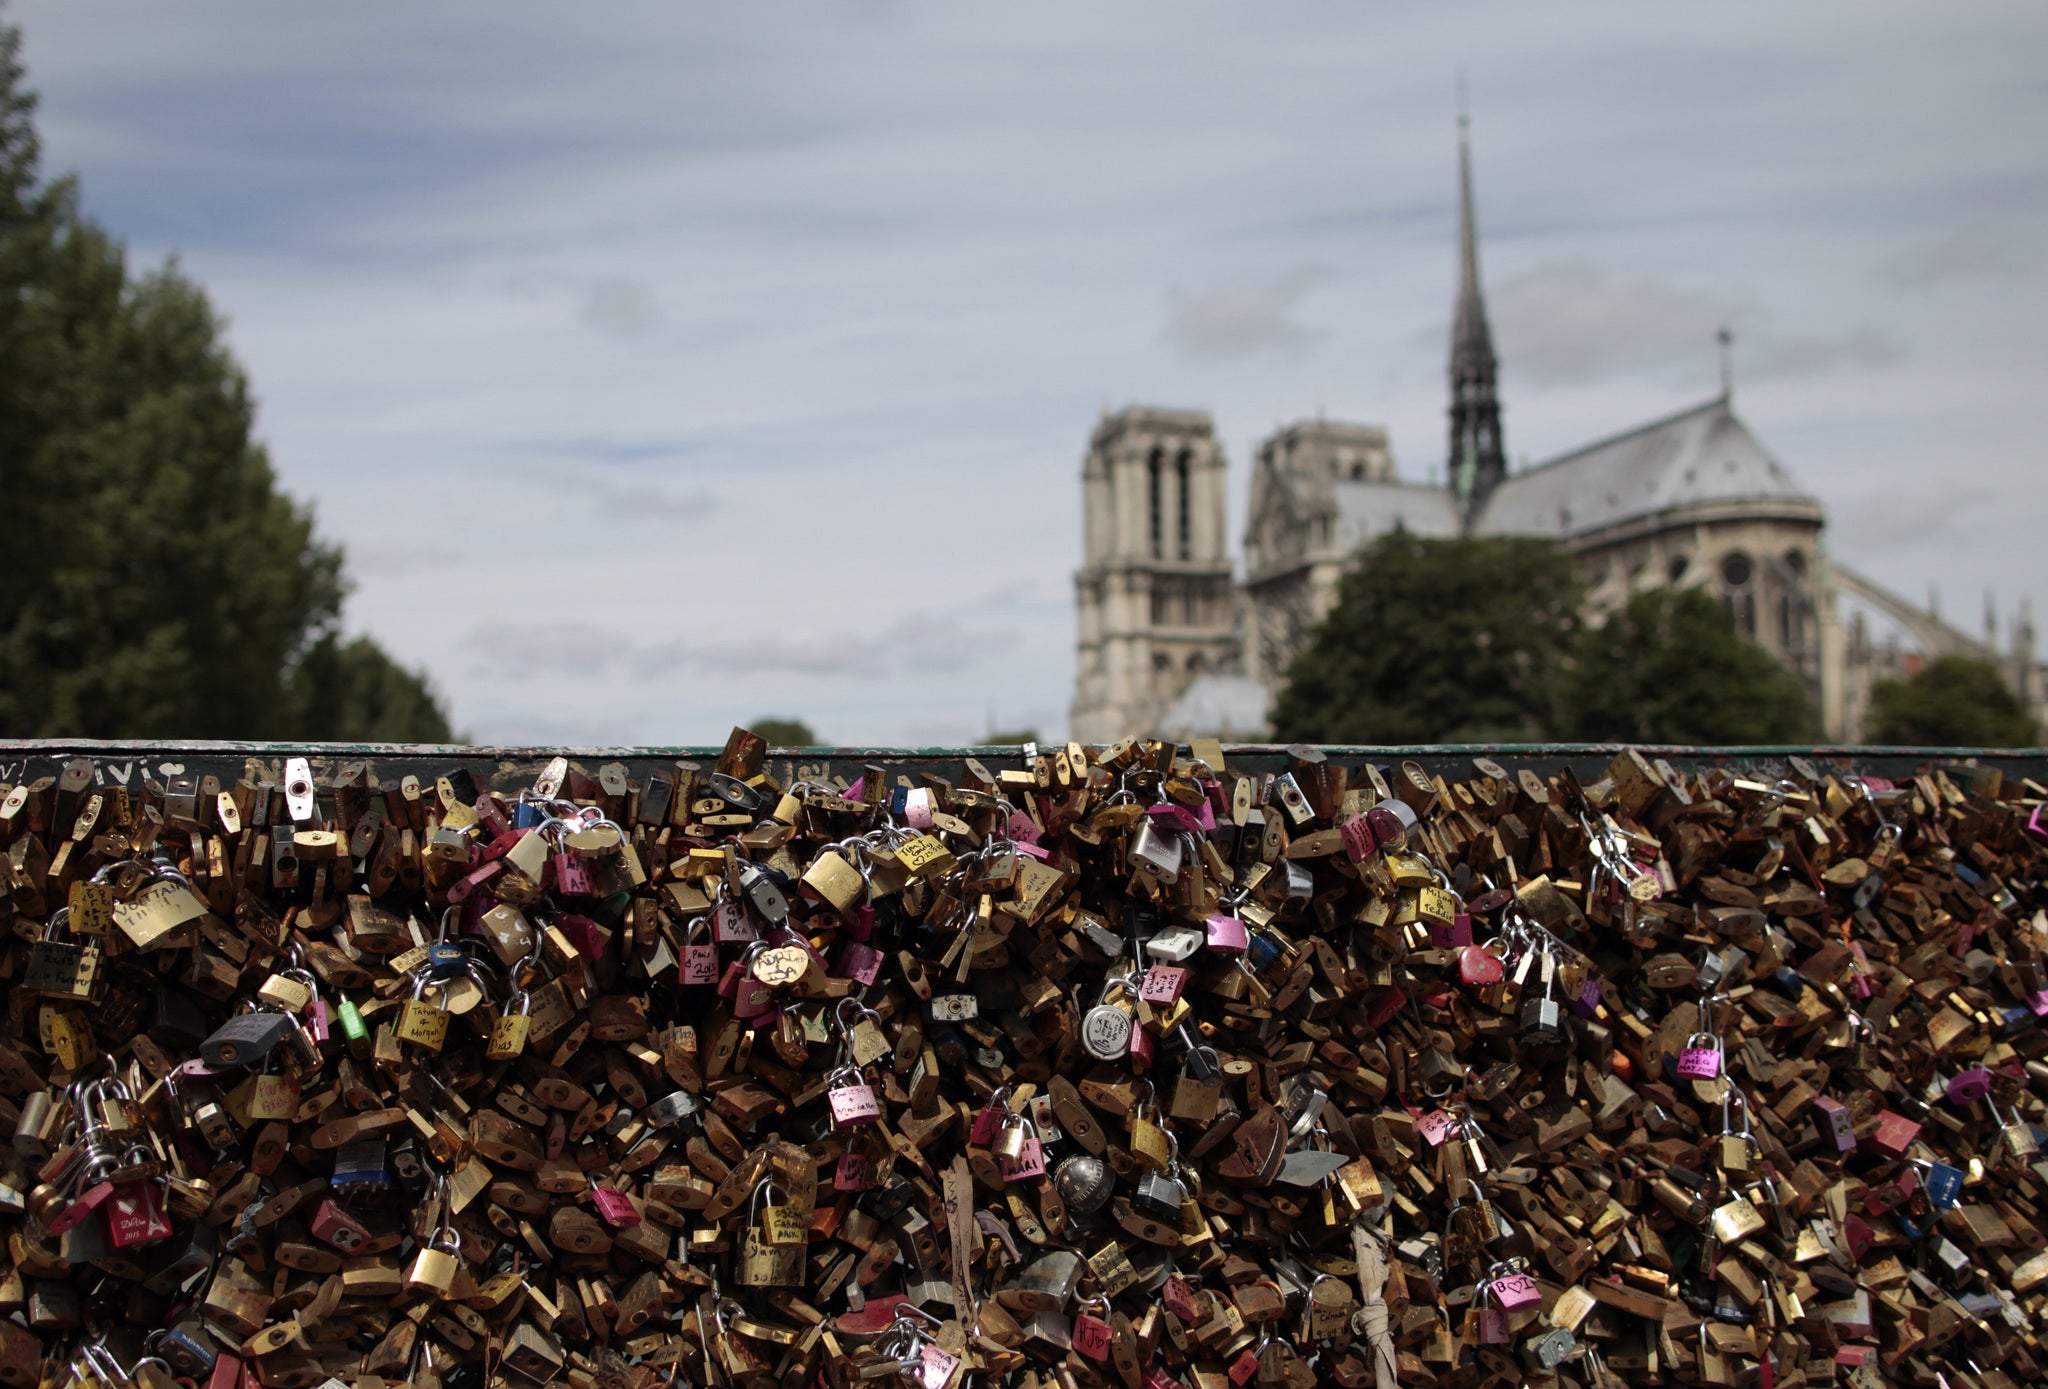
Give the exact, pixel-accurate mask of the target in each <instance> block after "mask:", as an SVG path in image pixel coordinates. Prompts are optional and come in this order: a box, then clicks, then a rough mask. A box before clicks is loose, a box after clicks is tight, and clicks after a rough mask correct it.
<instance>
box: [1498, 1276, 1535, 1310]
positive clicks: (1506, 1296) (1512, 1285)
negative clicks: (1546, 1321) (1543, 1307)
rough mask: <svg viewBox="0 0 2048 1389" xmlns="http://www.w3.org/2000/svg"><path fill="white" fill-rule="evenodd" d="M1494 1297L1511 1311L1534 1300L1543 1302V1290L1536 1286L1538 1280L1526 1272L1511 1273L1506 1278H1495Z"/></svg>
mask: <svg viewBox="0 0 2048 1389" xmlns="http://www.w3.org/2000/svg"><path fill="white" fill-rule="evenodd" d="M1493 1298H1494V1301H1496V1302H1498V1303H1499V1304H1500V1305H1501V1307H1502V1308H1503V1309H1504V1310H1506V1311H1509V1312H1512V1311H1514V1310H1515V1309H1516V1308H1517V1307H1527V1306H1528V1305H1529V1304H1530V1303H1532V1302H1541V1301H1542V1300H1543V1292H1542V1290H1541V1289H1540V1288H1538V1287H1537V1286H1536V1280H1535V1279H1534V1278H1531V1277H1530V1276H1529V1275H1528V1274H1526V1273H1511V1274H1509V1275H1508V1276H1507V1277H1505V1278H1496V1279H1494V1280H1493Z"/></svg>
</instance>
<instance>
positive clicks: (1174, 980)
mask: <svg viewBox="0 0 2048 1389" xmlns="http://www.w3.org/2000/svg"><path fill="white" fill-rule="evenodd" d="M1187 978H1188V972H1187V971H1186V970H1185V969H1182V968H1180V967H1179V966H1177V965H1153V966H1152V967H1151V968H1150V969H1147V970H1146V971H1145V980H1144V982H1143V983H1142V984H1140V985H1139V986H1138V997H1139V998H1142V999H1144V1000H1145V1002H1147V1003H1164V1004H1166V1005H1168V1006H1169V1007H1170V1006H1172V1005H1173V1004H1175V1003H1177V1002H1179V1001H1180V991H1181V988H1182V986H1183V985H1185V984H1186V983H1187Z"/></svg>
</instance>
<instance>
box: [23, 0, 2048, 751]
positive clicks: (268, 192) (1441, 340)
mask: <svg viewBox="0 0 2048 1389" xmlns="http://www.w3.org/2000/svg"><path fill="white" fill-rule="evenodd" d="M8 13H9V14H10V15H11V17H12V18H13V19H14V20H15V21H17V22H18V23H20V24H21V26H22V27H23V29H24V31H25V35H26V59H27V62H28V66H29V74H30V80H31V82H32V84H33V85H34V86H36V87H37V88H38V89H40V91H41V93H42V99H43V107H42V129H43V132H44V136H45V141H46V155H47V159H48V161H49V163H50V165H51V167H52V168H54V169H70V170H74V171H76V172H78V173H79V174H80V175H81V176H82V178H83V183H84V193H85V203H86V206H87V208H88V209H89V210H90V211H91V212H92V213H93V214H94V215H96V216H98V217H99V218H101V219H102V220H103V221H105V222H106V223H107V224H108V225H109V226H110V227H111V228H112V229H113V230H114V231H115V232H116V233H118V234H120V235H122V236H124V237H125V238H127V240H128V242H129V244H130V246H131V248H132V250H133V252H134V254H135V256H136V257H137V259H138V260H139V261H141V262H145V263H148V262H154V261H157V260H159V259H161V258H162V257H163V256H165V255H168V254H172V253H175V254H177V255H178V256H179V257H180V258H181V260H182V262H183V264H184V266H185V267H186V269H187V270H188V271H189V272H190V273H191V274H192V275H193V276H194V277H195V278H197V279H198V280H199V281H201V282H202V283H203V284H204V285H205V287H206V288H207V290H208V291H209V292H210V293H211V295H212V296H213V299H214V301H215V303H216V304H217V305H218V306H219V307H220V308H221V309H222V310H223V312H224V313H225V314H226V315H227V316H228V318H229V320H230V329H229V332H230V337H231V341H232V344H233V347H234V349H235V351H236V352H237V353H238V354H239V355H240V357H241V359H242V361H243V362H244V363H245V364H246V365H247V367H248V370H249V373H250V375H251V377H252V379H253V382H254V385H255V389H256V393H257V396H258V398H259V399H260V401H261V402H262V410H261V416H260V421H259V428H260V430H261V433H262V436H263V438H264V439H265V441H266V442H267V443H268V445H269V448H270V450H271V456H272V459H273V461H274V463H275V465H276V467H277V470H278V473H279V474H280V476H281V477H282V479H283V482H284V485H285V486H286V487H287V488H288V489H289V490H290V491H292V492H293V493H294V494H296V495H297V496H299V497H301V498H305V499H309V500H310V501H312V502H313V503H314V505H315V506H316V508H317V513H318V517H319V524H320V527H321V529H322V531H323V532H324V533H325V534H326V535H327V536H328V537H330V538H332V539H336V540H339V541H341V542H343V543H344V544H345V545H346V547H347V551H348V556H349V568H350V572H351V573H352V575H353V577H354V579H355V582H356V591H355V595H354V597H353V599H352V600H351V602H350V604H349V608H348V615H347V616H348V623H349V625H350V627H351V628H353V629H358V630H365V631H369V632H371V633H373V634H374V635H375V636H376V637H377V638H378V639H379V640H380V641H382V642H384V643H385V644H386V645H387V646H388V647H390V648H391V649H392V650H393V651H394V652H395V653H396V654H397V655H398V656H399V657H401V658H402V659H403V660H405V661H407V662H409V663H416V664H423V665H425V666H427V667H428V668H429V669H430V670H431V672H432V674H433V676H434V679H435V680H436V682H437V683H438V685H439V686H440V688H441V689H442V690H443V691H444V692H445V693H446V695H447V696H448V697H449V700H450V703H451V704H452V707H453V712H454V715H455V718H456V720H457V722H458V724H459V725H460V726H461V727H462V728H464V729H465V730H466V731H468V732H469V733H470V734H472V735H473V736H475V737H477V738H479V739H482V740H487V741H537V742H545V743H579V744H580V743H715V742H719V741H721V740H722V739H723V736H724V733H725V730H726V729H727V728H728V727H729V726H730V725H731V724H732V723H734V722H736V721H744V720H747V719H749V718H752V717H754V716H757V715H763V714H770V713H782V714H793V715H800V716H802V717H805V718H807V719H809V720H810V721H811V722H812V724H813V725H814V726H815V727H816V728H817V730H818V731H819V733H820V734H821V735H823V736H824V737H825V738H827V739H829V740H834V741H875V742H883V743H897V744H914V743H943V742H956V741H971V740H974V739H977V738H979V737H980V736H981V735H983V734H985V733H986V732H988V731H989V725H990V721H991V720H993V721H994V722H995V723H996V724H997V725H999V726H1001V727H1004V728H1014V727H1017V726H1020V725H1021V726H1035V727H1037V728H1039V729H1040V730H1042V731H1043V732H1045V733H1047V734H1050V735H1057V734H1059V733H1060V732H1061V731H1063V729H1064V726H1065V722H1066V710H1067V702H1068V698H1069V695H1070V692H1071V684H1072V678H1073V641H1074V620H1073V603H1072V591H1073V589H1072V573H1073V569H1074V567H1075V564H1076V562H1077V558H1078V553H1079V539H1080V493H1079V481H1078V478H1079V469H1080V460H1081V454H1082V451H1083V447H1084V445H1085V442H1086V438H1087V435H1088V432H1089V430H1090V428H1091V427H1092V425H1093V423H1094V421H1095V417H1096V415H1097V413H1098V411H1100V410H1101V409H1103V408H1104V407H1116V406H1121V405H1124V404H1129V403H1133V402H1144V403H1153V404H1162V405H1172V406H1183V407H1195V408H1201V409H1206V410H1209V411H1211V412H1212V413H1213V414H1214V416H1215V419H1216V423H1217V428H1218V430H1219V432H1220V434H1221V437H1222V439H1223V440H1224V443H1225V446H1226V448H1227V450H1228V453H1229V456H1230V460H1231V466H1232V498H1231V506H1232V515H1231V518H1230V531H1231V534H1232V535H1233V536H1234V535H1237V534H1239V533H1240V532H1241V529H1242V526H1243V511H1244V496H1245V490H1246V487H1247V479H1248V459H1249V455H1250V453H1251V449H1252V446H1253V445H1254V444H1255V442H1256V441H1257V440H1258V439H1259V438H1260V437H1261V436H1263V435H1264V434H1265V433H1266V432H1267V431H1269V430H1270V429H1271V428H1273V427H1274V426H1275V425H1277V424H1279V423H1282V422H1284V421H1287V420H1290V419H1294V418H1297V417H1300V416H1304V415H1313V414H1315V413H1316V412H1317V411H1318V410H1323V411H1326V412H1327V413H1328V414H1329V415H1331V416H1332V417H1336V418H1343V419H1353V420H1366V421H1375V422H1380V423H1384V424H1386V425H1387V426H1389V427H1390V429H1391V430H1392V433H1393V441H1394V449H1395V455H1396V458H1397V459H1398V461H1399V464H1400V467H1401V470H1402V472H1403V474H1404V475H1405V476H1408V477H1410V478H1417V479H1420V478H1424V477H1427V476H1428V475H1429V474H1430V473H1431V472H1432V470H1435V471H1437V472H1438V473H1439V474H1440V472H1441V465H1442V455H1443V449H1444V423H1443V422H1444V404H1445V385H1444V354H1445V335H1446V330H1447V327H1448V323H1449V319H1450V311H1451V302H1452V294H1453V276H1454V271H1455V258H1454V257H1455V247H1454V229H1455V222H1454V216H1455V206H1454V195H1455V186H1456V185H1455V172H1456V165H1455V157H1456V156H1455V151H1456V135H1455V113H1456V100H1457V98H1456V88H1457V75H1458V73H1459V71H1460V70H1461V69H1462V70H1463V72H1464V73H1465V75H1466V80H1467V83H1468V85H1469V89H1470V103H1471V110H1472V128H1473V140H1474V151H1475V171H1476V178H1477V187H1478V205H1479V218H1480V228H1481V235H1482V253H1481V260H1482V265H1483V270H1484V275H1485V280H1486V285H1487V291H1488V297H1489V303H1490V306H1491V309H1492V312H1493V317H1494V322H1495V332H1496V345H1497V346H1498V348H1499V351H1500V355H1501V360H1502V392H1503V398H1504V401H1505V405H1506V413H1505V429H1506V436H1507V443H1508V449H1509V453H1510V456H1511V457H1512V458H1514V459H1517V460H1521V459H1525V458H1526V459H1529V460H1536V459H1541V458H1544V457H1547V456H1549V455H1551V454H1554V453H1557V452H1560V451H1562V450H1564V449H1567V448H1570V447H1572V446H1574V445H1577V444H1581V443H1584V442H1587V441H1589V440H1591V439H1593V438H1596V437H1599V436H1602V435H1605V434H1609V433H1612V432H1615V431H1617V430H1619V429H1624V428H1627V427H1629V426H1631V425H1634V424H1637V423H1640V422H1642V421H1644V420H1646V419H1649V418H1651V417H1653V416H1655V415H1658V414H1660V413H1663V412H1666V411H1669V410H1673V409H1677V408H1680V407H1683V406H1685V405H1688V404H1691V403H1695V402H1697V401H1699V400H1701V399H1703V398H1705V397H1707V396H1709V395H1711V394H1712V393H1713V392H1714V391H1715V390H1716V389H1717V376H1716V366H1715V355H1714V344H1713V334H1714V330H1715V328H1716V326H1717V325H1719V324H1721V323H1723V322H1726V323H1728V324H1730V325H1731V326H1732V327H1733V328H1734V330H1735V332H1736V335H1737V344H1736V402H1737V407H1738V409H1739V410H1740V412H1741V413H1742V414H1743V416H1744V417H1745V418H1746V419H1748V420H1749V422H1750V423H1751V424H1752V425H1753V426H1754V427H1755V429H1756V430H1757V431H1758V433H1759V434H1760V435H1761V436H1762V438H1763V440H1764V441H1765V443H1766V445H1767V446H1768V447H1770V448H1771V449H1772V450H1773V451H1774V452H1775V453H1776V454H1777V455H1778V457H1779V458H1780V460H1781V461H1782V462H1784V463H1785V465H1786V466H1787V467H1788V468H1790V469H1791V471H1792V472H1793V474H1794V475H1795V476H1796V477H1798V478H1799V479H1800V480H1801V481H1802V482H1803V483H1804V484H1805V485H1806V486H1807V487H1808V489H1809V490H1811V491H1813V492H1814V493H1816V494H1817V495H1819V496H1820V497H1821V498H1822V499H1823V500H1824V501H1825V502H1826V504H1827V506H1828V509H1829V529H1828V539H1829V544H1830V546H1831V547H1832V550H1833V552H1834V553H1835V554H1836V555H1837V556H1839V557H1841V558H1842V559H1844V560H1846V561H1847V562H1848V563H1850V564H1853V565H1855V566H1857V567H1858V568H1860V569H1862V570H1863V571H1864V572H1866V573H1868V574H1869V575H1871V576H1872V577H1874V578H1876V579H1878V580H1879V581H1880V582H1883V583H1886V584H1888V585H1890V586H1892V587H1894V588H1895V589H1897V590H1899V591H1901V592H1904V593H1906V594H1908V595H1911V596H1914V597H1924V596H1925V595H1926V593H1927V590H1928V586H1929V585H1930V584H1938V585H1939V586H1940V590H1941V599H1942V606H1943V610H1944V612H1945V613H1947V614H1948V615H1950V616H1951V617H1958V618H1961V619H1962V625H1964V626H1965V627H1966V629H1968V630H1971V631H1976V630H1978V628H1979V626H1980V624H1981V620H1982V618H1981V613H1982V609H1983V605H1984V592H1985V590H1986V588H1993V589H1995V590H1996V592H1997V595H1998V600H1999V603H2000V606H2001V608H2004V609H2007V610H2010V609H2011V608H2012V607H2014V606H2015V605H2016V603H2017V600H2018V599H2019V597H2020V596H2021V595H2023V594H2025V595H2031V597H2032V598H2033V600H2034V602H2035V604H2036V607H2037V609H2042V608H2043V606H2044V604H2043V600H2044V599H2048V559H2044V556H2048V539H2044V529H2048V527H2044V521H2048V487H2044V485H2043V482H2042V472H2043V469H2044V466H2048V460H2044V450H2043V442H2042V434H2041V429H2040V423H2039V421H2040V415H2041V384H2042V380H2043V376H2044V368H2048V334H2044V321H2048V293H2044V289H2048V253H2044V247H2048V236H2044V233H2048V163H2044V156H2043V153H2042V151H2043V149H2044V148H2048V144H2044V137H2048V121H2044V116H2048V81H2044V78H2043V76H2042V65H2041V58H2042V54H2043V52H2044V51H2048V47H2044V40H2048V9H2043V7H2041V6H2039V5H2037V4H2031V5H2021V4H2014V5H2004V6H1996V5H1976V4H1971V5H1941V6H1933V5H1925V4H1917V5H1889V4H1871V3H1860V4H1857V5H1854V6H1846V5H1829V6H1785V5H1778V4H1771V5H1742V4H1722V5H1711V6H1709V5H1688V6H1645V5H1626V6H1622V5H1614V6H1595V5H1576V6H1568V7H1558V6H1505V5H1503V6H1479V5H1459V6H1428V7H1423V6H1400V7H1395V6H1390V5H1385V6H1383V5H1373V6H1364V5H1358V4H1278V3H1268V4H1259V5H1210V4H1192V3H1174V4H1158V5H1141V4H1131V3H1120V4H1116V5H1109V6H1103V5H1086V6H1080V5H1064V4H1037V5H1029V6H989V5H973V6H968V5H945V6H940V5H936V4H932V5H924V4H899V3H888V2H886V0H870V2H869V3H860V4H842V5H833V6H768V7H761V6H739V5H710V4H703V5H677V4H673V3H659V4H655V3H649V4H601V5H578V6H571V5H562V4H560V3H549V4H540V3H506V0H490V3H482V0H476V2H474V3H452V2H451V0H442V3H437V4H434V5H431V6H416V5H411V4H403V5H401V4H393V3H354V4H349V5H290V6H286V5H277V4H274V3H254V0H251V2H250V3H201V2H198V0H194V2H193V3H184V4H177V5H165V4H162V3H144V0H129V2H128V3H113V2H112V0H94V3H91V4H80V3H77V0H16V2H15V3H14V4H13V5H12V6H10V7H9V10H8ZM2039 616H2040V617H2041V618H2042V619H2043V620H2044V622H2048V611H2042V612H2040V614H2039Z"/></svg>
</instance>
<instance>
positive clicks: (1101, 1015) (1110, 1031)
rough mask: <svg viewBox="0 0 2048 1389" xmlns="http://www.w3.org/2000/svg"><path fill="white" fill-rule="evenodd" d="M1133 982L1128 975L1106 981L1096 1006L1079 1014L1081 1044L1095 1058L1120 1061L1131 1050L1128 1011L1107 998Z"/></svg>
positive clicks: (1131, 1021)
mask: <svg viewBox="0 0 2048 1389" xmlns="http://www.w3.org/2000/svg"><path fill="white" fill-rule="evenodd" d="M1132 982H1133V981H1132V980H1131V978H1130V977H1129V976H1128V975H1126V976H1121V977H1119V978H1115V979H1109V980H1105V981H1104V982H1103V985H1102V993H1101V995H1100V997H1099V998H1098V999H1097V1001H1096V1004H1095V1006H1094V1007H1093V1008H1090V1009H1089V1010H1088V1011H1087V1013H1085V1014H1084V1015H1082V1018H1081V1045H1082V1046H1083V1047H1085V1048H1086V1049H1087V1051H1088V1054H1089V1055H1090V1056H1092V1057H1094V1058H1095V1059H1096V1060H1098V1061H1120V1060H1122V1059H1123V1058H1124V1057H1125V1056H1126V1055H1128V1054H1129V1052H1130V1049H1131V1028H1132V1025H1133V1019H1132V1016H1131V1012H1130V1010H1129V1009H1128V1008H1120V1007H1118V1006H1117V1005H1116V1004H1113V1003H1111V1002H1110V1001H1109V1000H1110V997H1111V995H1112V994H1115V993H1117V992H1118V991H1119V990H1122V989H1128V988H1129V987H1130V986H1131V984H1132Z"/></svg>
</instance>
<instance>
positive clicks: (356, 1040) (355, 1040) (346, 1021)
mask: <svg viewBox="0 0 2048 1389" xmlns="http://www.w3.org/2000/svg"><path fill="white" fill-rule="evenodd" d="M337 1012H338V1014H339V1016H340V1018H341V1035H342V1036H343V1037H345V1038H347V1039H348V1050H349V1054H350V1055H351V1056H353V1057H355V1058H356V1059H357V1060H359V1061H360V1060H362V1059H363V1058H364V1057H366V1056H368V1055H369V1054H370V1029H369V1028H368V1027H367V1026H365V1025H364V1023H363V1015H362V1012H361V1010H359V1009H358V1008H357V1007H356V1005H355V1004H354V1003H351V1002H350V1001H349V1000H348V999H345V998H344V999H343V1000H342V1001H341V1007H340V1008H339V1009H338V1010H337Z"/></svg>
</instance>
